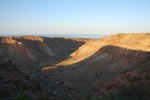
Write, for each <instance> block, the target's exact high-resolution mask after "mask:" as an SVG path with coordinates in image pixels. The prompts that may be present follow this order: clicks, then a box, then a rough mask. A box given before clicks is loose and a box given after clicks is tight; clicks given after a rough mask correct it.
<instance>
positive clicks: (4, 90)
mask: <svg viewBox="0 0 150 100" xmlns="http://www.w3.org/2000/svg"><path fill="white" fill-rule="evenodd" d="M0 69H1V71H0V86H1V87H0V99H2V100H5V99H6V100H11V99H14V100H16V99H17V100H20V99H21V98H27V100H31V99H33V100H38V99H39V100H76V99H79V100H133V99H136V100H149V99H150V92H149V91H150V34H149V33H139V34H115V35H110V36H106V37H103V38H100V39H83V38H73V39H71V38H51V37H41V36H20V37H0ZM8 95H9V96H8Z"/></svg>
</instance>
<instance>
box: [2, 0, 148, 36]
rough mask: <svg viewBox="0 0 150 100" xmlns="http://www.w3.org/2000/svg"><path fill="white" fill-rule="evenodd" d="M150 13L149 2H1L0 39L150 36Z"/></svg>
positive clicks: (14, 0) (64, 0)
mask: <svg viewBox="0 0 150 100" xmlns="http://www.w3.org/2000/svg"><path fill="white" fill-rule="evenodd" d="M149 11H150V0H136V1H135V0H133V1H131V0H21V1H18V0H0V22H1V24H0V36H7V35H10V36H16V35H41V33H43V34H42V35H44V36H51V35H56V36H57V35H60V34H64V35H65V36H71V35H72V34H75V35H77V36H94V35H97V36H98V35H102V36H103V35H104V36H105V35H110V34H116V33H150V19H149V18H150V13H149ZM75 35H74V36H75Z"/></svg>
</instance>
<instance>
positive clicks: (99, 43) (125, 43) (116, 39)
mask: <svg viewBox="0 0 150 100" xmlns="http://www.w3.org/2000/svg"><path fill="white" fill-rule="evenodd" d="M149 44H150V34H117V35H112V36H107V37H104V38H101V39H99V40H91V41H89V42H87V43H86V44H84V45H82V46H81V47H79V48H78V50H76V51H75V52H73V53H72V54H71V55H70V56H69V58H68V59H66V60H63V61H61V62H59V63H58V64H56V65H54V66H49V67H45V68H43V70H45V69H49V68H55V67H57V66H68V65H72V64H75V63H78V62H80V61H82V60H84V59H86V58H88V57H90V56H92V55H93V54H94V53H96V52H97V51H98V50H99V49H100V48H102V47H104V46H107V45H112V46H119V47H123V48H127V49H131V50H142V51H150V48H149Z"/></svg>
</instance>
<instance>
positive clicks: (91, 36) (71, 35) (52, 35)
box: [42, 34, 106, 39]
mask: <svg viewBox="0 0 150 100" xmlns="http://www.w3.org/2000/svg"><path fill="white" fill-rule="evenodd" d="M42 36H47V37H65V38H95V39H96V38H102V37H104V36H106V35H98V34H93V35H92V34H88V35H83V34H50V35H42Z"/></svg>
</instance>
